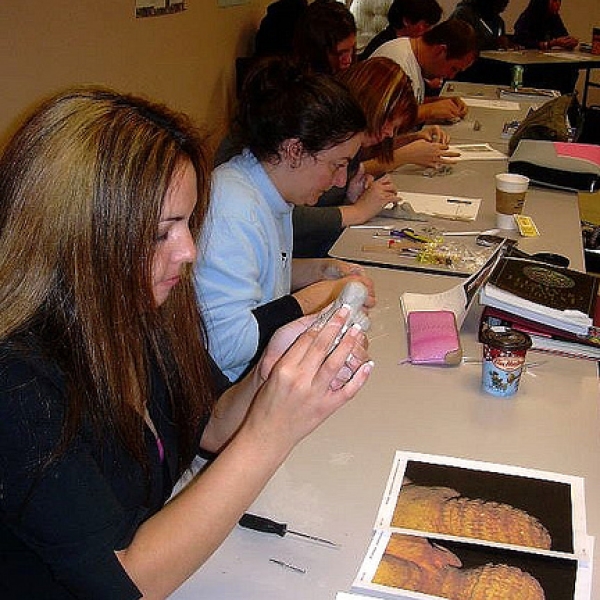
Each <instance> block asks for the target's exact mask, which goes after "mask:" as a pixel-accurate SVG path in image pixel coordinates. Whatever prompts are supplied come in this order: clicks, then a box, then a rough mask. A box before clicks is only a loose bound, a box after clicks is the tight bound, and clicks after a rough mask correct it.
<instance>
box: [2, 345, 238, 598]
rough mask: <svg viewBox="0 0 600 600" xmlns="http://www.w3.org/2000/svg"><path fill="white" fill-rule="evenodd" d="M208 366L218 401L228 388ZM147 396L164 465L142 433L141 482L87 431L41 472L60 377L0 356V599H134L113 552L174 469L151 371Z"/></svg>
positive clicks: (173, 437)
mask: <svg viewBox="0 0 600 600" xmlns="http://www.w3.org/2000/svg"><path fill="white" fill-rule="evenodd" d="M211 364H212V371H213V373H214V376H215V378H216V382H217V386H216V387H217V390H218V391H219V392H220V393H222V391H224V389H225V388H226V387H227V386H228V385H229V382H228V381H227V380H226V378H225V377H224V376H223V375H222V373H221V372H220V371H219V370H218V368H217V367H216V366H215V365H214V363H212V362H211ZM151 388H152V395H151V398H150V401H149V404H148V409H149V412H150V416H151V418H152V421H153V422H154V425H155V427H156V430H157V432H158V436H159V438H160V440H161V442H162V446H163V448H164V460H163V461H161V458H160V456H159V449H158V444H157V440H156V439H155V437H154V435H153V434H152V432H151V431H150V429H149V428H146V446H147V452H148V457H149V471H150V472H149V474H148V478H146V475H145V473H144V472H143V470H142V467H141V466H140V465H139V464H138V463H137V462H136V461H135V460H134V459H133V458H132V457H131V455H129V454H128V453H127V452H126V450H125V449H124V447H123V446H122V445H121V444H120V442H119V441H118V440H115V439H104V440H99V439H98V437H97V436H96V435H94V434H93V433H92V430H91V427H90V426H89V424H85V423H84V425H83V426H82V427H81V430H80V432H79V434H78V435H77V436H76V438H75V439H74V440H73V442H72V443H71V444H70V445H69V447H68V448H67V449H66V450H65V452H64V454H63V455H61V456H60V458H59V459H57V460H56V461H54V462H53V463H51V464H50V465H49V466H47V467H46V468H45V469H40V465H41V464H42V463H43V460H44V457H47V456H48V455H49V454H50V453H51V452H52V450H53V449H54V448H55V446H56V444H57V442H58V440H59V439H60V434H61V430H62V422H63V416H64V412H65V408H66V403H67V401H68V400H67V395H66V382H65V376H64V374H63V373H62V372H61V370H60V369H59V368H58V367H57V366H56V364H54V363H53V362H52V361H51V360H48V359H46V358H43V357H42V356H41V354H40V353H38V352H36V351H30V352H23V351H22V350H20V351H18V350H16V349H15V348H12V347H9V346H7V344H4V345H3V346H1V347H0V555H1V556H2V560H1V561H0V598H3V600H8V599H11V600H12V599H15V600H16V599H17V598H18V599H19V600H24V599H27V600H29V599H31V600H33V599H36V600H37V599H40V600H41V599H44V600H59V599H60V600H63V599H64V600H66V599H73V598H82V599H85V600H94V599H96V598H97V599H98V600H100V599H102V600H106V599H107V598H110V599H114V600H117V599H118V600H128V599H136V598H139V597H141V593H140V591H139V590H138V589H137V587H136V586H135V584H134V583H133V582H132V581H131V579H130V578H129V576H128V575H127V573H126V572H125V570H124V569H123V568H122V566H121V564H120V563H119V561H118V559H117V558H116V556H115V554H114V551H115V550H119V549H123V548H125V547H127V546H128V545H129V543H130V542H131V540H132V538H133V536H134V533H135V531H136V530H137V528H138V527H139V526H140V524H141V523H143V522H144V521H145V520H146V519H148V518H149V517H151V516H152V515H153V514H154V513H156V512H157V511H158V510H159V509H160V508H161V507H162V506H163V504H164V502H165V501H166V500H167V499H168V497H169V495H170V494H171V492H172V490H173V485H174V483H175V479H176V476H177V464H178V440H177V431H176V429H175V426H174V424H173V423H172V421H171V420H170V407H169V401H168V398H167V394H166V389H165V386H164V382H163V381H162V379H161V378H160V377H159V375H158V372H157V371H155V372H153V373H152V383H151ZM207 420H208V418H207V419H206V420H205V421H204V422H203V424H202V427H201V429H200V431H198V440H200V437H201V434H202V431H203V430H204V427H205V425H206V421H207ZM147 484H148V485H147Z"/></svg>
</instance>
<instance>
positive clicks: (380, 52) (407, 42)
mask: <svg viewBox="0 0 600 600" xmlns="http://www.w3.org/2000/svg"><path fill="white" fill-rule="evenodd" d="M477 54H478V50H477V36H476V34H475V31H474V29H473V27H471V25H469V24H468V23H466V22H465V21H461V20H459V19H449V20H447V21H443V22H442V23H440V24H438V25H436V26H435V27H433V28H432V29H430V30H429V31H427V32H425V33H424V34H423V35H422V36H421V37H416V38H406V37H405V38H398V39H395V40H391V41H389V42H386V43H385V44H383V45H382V46H380V47H379V48H377V50H375V52H373V54H372V55H371V56H385V57H387V58H391V59H392V60H393V61H394V62H396V63H398V64H399V65H400V66H401V67H402V69H403V70H404V71H405V73H406V74H407V75H408V76H409V77H410V79H411V81H412V85H413V91H414V94H415V97H416V99H417V102H418V103H419V114H418V120H419V122H420V123H435V122H440V121H457V120H459V119H462V118H463V117H464V116H465V115H466V113H467V107H466V105H465V103H464V102H463V101H462V100H461V99H460V98H457V97H453V98H437V97H436V98H430V97H426V96H425V78H427V79H435V78H441V79H452V78H453V77H455V76H456V75H457V74H458V73H460V72H461V71H464V70H465V69H466V68H467V67H469V66H470V65H471V64H473V62H474V61H475V59H476V58H477Z"/></svg>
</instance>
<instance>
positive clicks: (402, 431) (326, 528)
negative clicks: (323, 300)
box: [172, 268, 600, 600]
mask: <svg viewBox="0 0 600 600" xmlns="http://www.w3.org/2000/svg"><path fill="white" fill-rule="evenodd" d="M369 272H370V274H371V276H372V277H373V278H374V280H375V284H376V288H377V292H378V297H379V301H378V305H377V307H376V308H375V309H374V310H373V311H372V319H373V327H372V330H371V332H370V334H369V337H370V340H371V346H370V348H371V353H372V356H373V357H374V359H375V363H376V368H375V370H374V372H373V374H372V377H371V379H370V381H369V382H368V384H367V385H366V387H365V388H364V389H363V390H361V392H360V393H359V394H358V395H357V397H356V398H355V399H354V400H353V401H352V402H351V403H350V404H348V405H347V406H345V407H344V408H343V409H342V410H340V411H339V412H338V413H336V414H335V415H333V417H331V418H330V419H329V420H328V421H327V422H326V423H324V424H323V425H322V427H321V428H320V429H318V430H317V431H316V432H315V433H313V435H312V436H310V437H309V438H307V439H306V440H305V441H304V442H303V443H302V444H301V445H300V446H299V447H298V448H296V450H295V451H294V453H293V454H292V455H291V457H290V458H289V459H288V460H287V461H286V463H285V464H284V465H283V466H282V467H281V469H280V470H279V471H278V472H277V474H276V475H275V476H274V478H273V479H272V480H271V482H270V483H269V484H268V485H267V487H266V488H265V490H264V491H263V493H262V494H261V496H260V497H259V498H258V500H257V501H256V503H255V504H254V506H253V507H252V509H251V510H252V511H253V512H255V513H258V514H262V515H265V516H270V517H272V518H275V519H278V520H281V521H284V522H287V523H288V524H289V526H290V528H292V529H297V530H299V531H303V532H307V533H312V534H314V535H317V536H321V537H324V538H327V539H330V540H333V541H336V542H338V543H340V544H341V547H340V548H338V549H331V548H329V547H325V546H321V545H318V544H313V543H309V542H305V541H302V540H299V539H297V538H294V537H293V536H286V537H284V538H278V537H274V536H270V535H266V534H260V533H257V532H253V531H249V530H244V529H241V528H239V527H238V528H236V529H235V530H234V531H233V532H232V533H231V535H230V536H229V537H228V538H227V539H226V540H225V542H224V544H223V545H222V546H221V548H220V549H219V550H218V551H217V552H216V553H215V555H213V557H211V559H209V561H208V562H207V563H206V564H205V565H204V566H203V567H202V568H201V569H200V570H199V571H198V572H197V573H196V574H195V575H194V576H193V577H192V578H191V579H190V580H189V581H188V582H187V583H186V584H184V586H183V587H182V588H180V590H179V591H178V592H176V593H175V594H173V596H172V599H173V600H209V599H210V600H214V599H216V598H223V599H225V598H226V599H228V600H234V599H235V600H237V599H239V600H241V599H244V600H259V599H260V600H306V599H308V598H310V599H322V600H326V599H333V598H335V594H336V592H337V591H347V590H349V589H350V586H351V584H352V581H353V579H354V577H355V575H356V572H357V570H358V567H359V565H360V563H361V561H362V559H363V557H364V555H365V553H366V551H367V548H368V545H369V542H370V539H371V533H372V527H373V524H374V520H375V516H376V513H377V509H378V507H379V504H380V502H381V499H382V493H383V490H384V486H385V483H386V481H387V477H388V475H389V472H390V468H391V465H392V459H393V456H394V452H395V451H396V450H409V451H415V452H423V453H429V454H440V455H446V456H453V457H463V458H469V459H476V460H483V461H488V462H494V463H501V464H509V465H517V466H523V467H529V468H535V469H542V470H545V471H551V472H558V473H566V474H571V475H578V476H583V477H585V484H586V503H587V519H588V532H589V533H590V534H592V535H594V534H595V535H597V534H598V533H599V532H600V469H599V466H598V459H599V457H600V416H599V414H598V412H599V411H598V378H597V371H596V366H595V364H593V363H590V362H587V361H578V360H572V359H565V358H558V357H549V356H545V355H541V354H538V353H530V354H531V355H532V356H535V357H536V359H539V358H541V359H543V360H547V362H546V363H545V364H543V365H542V366H540V367H537V368H536V369H535V370H534V371H533V372H532V373H531V374H528V375H525V376H524V378H523V381H522V383H521V387H520V389H519V392H518V394H517V396H515V397H514V398H512V399H499V398H495V397H493V396H489V395H487V394H485V393H484V392H482V391H481V390H480V377H481V374H480V366H479V365H469V364H464V365H461V366H459V367H457V368H454V369H453V368H441V367H440V368H438V367H433V368H432V367H416V366H411V365H399V364H398V362H399V360H401V359H403V358H405V357H406V335H405V330H404V325H403V318H402V313H401V309H400V306H399V296H400V294H401V293H402V292H403V291H405V290H411V291H415V290H418V291H422V292H434V291H441V290H443V289H446V288H447V287H448V286H449V285H451V284H453V283H455V282H456V280H455V279H454V278H450V277H444V276H434V275H424V274H420V275H415V274H413V273H410V272H403V271H392V270H386V269H376V268H373V269H369ZM476 313H478V311H477V310H476V311H475V313H473V314H472V315H470V317H469V318H468V319H467V321H466V323H465V325H464V327H463V331H462V335H461V337H462V342H463V346H464V351H465V355H466V356H473V357H475V356H479V352H480V347H479V344H478V343H477V341H476V337H475V332H476V329H477V324H478V314H476ZM270 558H276V559H280V560H283V561H286V562H289V563H291V564H293V565H296V566H298V567H301V568H304V569H306V570H307V572H306V573H305V574H299V573H295V572H293V571H291V570H289V569H285V568H282V567H280V566H278V565H276V564H273V563H271V562H269V559H270ZM599 562H600V561H599V559H598V553H596V560H595V564H594V570H595V574H596V586H595V589H596V592H595V594H596V595H594V596H593V597H594V598H598V597H600V596H598V594H600V587H599V586H598V582H597V576H598V573H599V571H598V568H599Z"/></svg>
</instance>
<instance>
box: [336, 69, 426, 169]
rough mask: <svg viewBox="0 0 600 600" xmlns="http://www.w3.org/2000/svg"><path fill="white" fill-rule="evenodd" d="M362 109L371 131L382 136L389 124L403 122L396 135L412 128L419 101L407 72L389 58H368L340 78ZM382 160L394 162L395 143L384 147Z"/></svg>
mask: <svg viewBox="0 0 600 600" xmlns="http://www.w3.org/2000/svg"><path fill="white" fill-rule="evenodd" d="M338 78H339V80H340V81H341V82H342V83H343V84H345V85H346V87H347V88H348V89H349V90H350V93H351V94H352V95H353V96H354V98H355V100H356V101H357V102H358V104H359V106H360V107H361V108H362V110H363V112H364V113H365V117H366V118H367V132H368V133H369V134H371V135H378V134H379V133H380V132H381V130H382V129H383V127H384V125H385V123H386V122H387V121H390V120H392V119H396V118H399V119H401V122H402V124H401V125H400V126H399V127H398V131H397V132H396V133H404V132H406V131H409V130H410V129H412V128H413V127H414V126H415V124H416V122H417V101H416V100H415V96H414V93H413V89H412V84H411V82H410V79H409V78H408V76H407V75H406V73H405V72H404V71H403V70H402V68H401V67H400V66H399V65H398V64H397V63H395V62H394V61H393V60H391V59H389V58H385V57H373V58H368V59H366V60H364V61H362V62H359V63H357V64H354V65H352V66H351V67H350V68H349V69H346V70H345V71H342V72H341V73H340V74H339V75H338ZM379 152H380V155H381V156H380V157H381V158H382V160H384V161H386V162H391V161H392V160H393V152H394V140H393V139H387V140H385V141H384V142H382V143H381V144H380V148H379Z"/></svg>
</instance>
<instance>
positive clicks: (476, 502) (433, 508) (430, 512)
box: [390, 460, 574, 553]
mask: <svg viewBox="0 0 600 600" xmlns="http://www.w3.org/2000/svg"><path fill="white" fill-rule="evenodd" d="M572 523H573V514H572V503H571V486H570V485H568V484H566V483H562V482H557V481H548V480H543V479H534V478H529V477H523V476H517V475H509V474H505V473H494V472H490V471H478V470H473V469H465V468H461V467H456V466H451V465H439V464H432V463H424V462H418V461H412V460H411V461H408V463H407V466H406V470H405V472H404V480H403V484H402V487H401V489H400V492H399V494H398V499H397V502H396V506H395V509H394V514H393V517H392V521H391V523H390V525H391V526H392V527H397V528H402V529H414V530H418V531H423V532H427V533H434V534H435V533H438V534H444V535H451V536H457V537H460V538H470V539H476V540H477V539H478V540H484V541H489V542H496V543H499V544H507V545H515V546H525V547H528V548H535V549H540V550H552V551H557V552H566V553H573V552H574V540H573V527H572Z"/></svg>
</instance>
